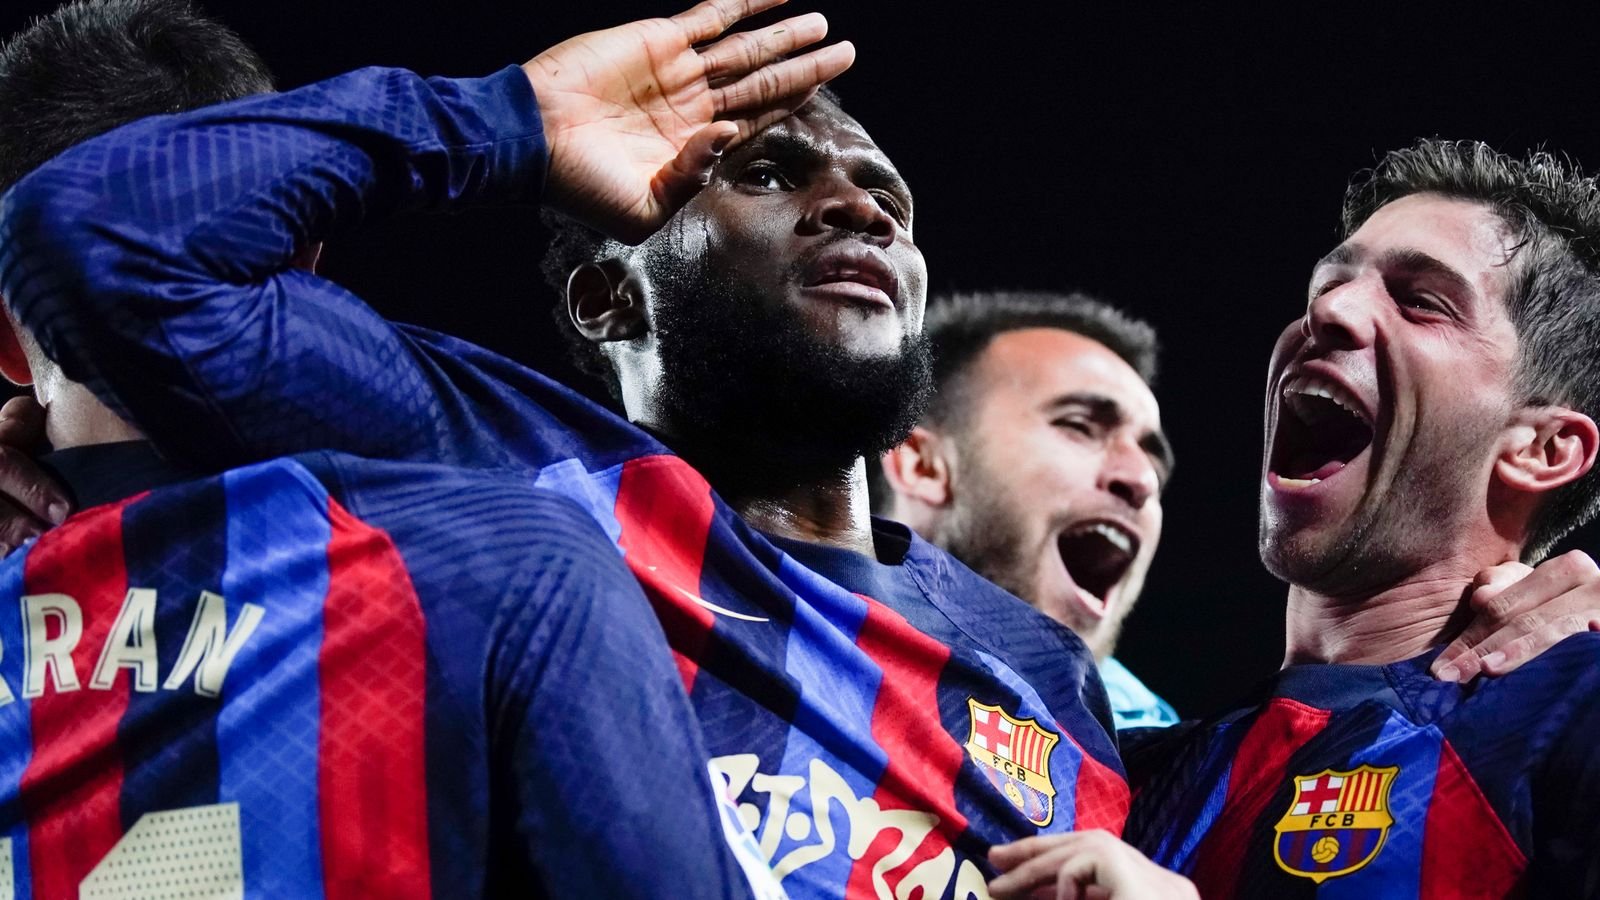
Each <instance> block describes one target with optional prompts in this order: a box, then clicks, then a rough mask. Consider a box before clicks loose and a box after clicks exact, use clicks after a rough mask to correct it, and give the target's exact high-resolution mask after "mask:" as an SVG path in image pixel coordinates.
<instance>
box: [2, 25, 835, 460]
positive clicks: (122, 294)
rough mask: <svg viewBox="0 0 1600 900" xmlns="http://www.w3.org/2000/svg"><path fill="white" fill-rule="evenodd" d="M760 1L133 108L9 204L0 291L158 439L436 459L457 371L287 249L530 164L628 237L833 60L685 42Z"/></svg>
mask: <svg viewBox="0 0 1600 900" xmlns="http://www.w3.org/2000/svg"><path fill="white" fill-rule="evenodd" d="M779 2H782V0H707V2H705V3H702V4H701V5H700V6H697V7H695V8H693V9H691V10H689V11H687V12H685V13H682V14H680V15H679V16H675V17H673V18H671V19H655V20H648V21H645V22H636V23H632V24H630V25H626V26H622V27H621V28H617V29H611V30H608V31H602V32H596V33H594V34H590V35H583V36H580V37H578V38H574V39H573V40H571V41H567V42H565V43H563V44H561V45H558V46H557V47H555V48H552V49H551V50H550V51H547V52H546V53H544V54H541V55H540V56H539V57H537V58H535V59H534V60H532V61H530V62H529V63H528V64H527V65H526V66H524V67H523V68H522V69H521V70H520V71H519V70H517V69H508V70H506V71H504V72H501V73H499V74H497V75H494V76H491V77H489V78H484V79H468V80H459V81H458V80H447V79H432V80H424V79H421V78H419V77H417V76H415V75H412V74H410V73H406V72H400V71H395V70H364V71H361V72H356V73H352V74H350V75H345V76H342V77H339V78H335V79H331V80H329V81H326V82H322V83H320V84H316V85H311V86H309V87H306V88H302V89H300V90H298V91H293V92H290V93H287V94H282V95H274V96H266V97H256V98H251V99H247V100H242V101H238V102H235V103H231V104H225V105H223V106H220V107H214V108H210V109H204V110H199V111H196V112H191V113H188V114H185V115H181V116H176V117H160V118H156V119H149V120H145V121H142V122H138V123H135V124H133V125H130V126H127V127H125V128H123V129H119V130H117V131H115V132H112V133H111V134H108V135H103V136H101V137H99V138H96V139H94V140H91V141H89V142H86V143H85V144H83V145H81V146H79V147H76V148H74V149H73V150H71V151H69V152H68V153H66V154H64V155H63V156H62V157H61V158H59V159H57V160H55V161H53V162H51V163H49V164H47V165H45V166H44V167H42V168H41V169H40V170H39V171H37V172H36V173H34V174H33V175H32V176H30V177H29V178H27V179H25V180H24V181H23V182H22V183H21V184H20V185H18V187H17V188H16V189H15V190H13V191H12V193H11V194H10V195H8V197H7V199H6V201H5V203H4V206H3V209H0V245H3V249H0V293H4V294H5V296H6V298H7V300H8V302H10V303H11V305H12V306H13V308H14V310H15V311H16V312H17V314H18V316H19V318H20V319H21V320H22V322H23V323H24V325H25V326H26V327H27V328H29V329H30V330H32V331H33V332H34V333H35V335H36V336H37V337H38V338H39V341H40V343H41V345H42V346H43V347H44V349H45V351H46V353H47V354H49V355H50V356H51V358H52V359H54V360H56V361H58V362H59V363H60V364H61V365H62V367H63V369H64V370H65V372H66V374H67V376H68V377H69V378H71V379H73V380H76V381H81V382H83V383H85V384H87V385H88V386H89V387H90V388H91V389H92V390H93V391H94V392H95V393H96V394H97V395H98V396H100V397H101V398H102V399H103V400H105V401H106V402H107V403H108V404H109V405H110V406H111V407H112V408H113V409H114V410H116V411H117V412H118V413H119V414H121V415H123V416H124V417H125V418H128V419H130V420H132V421H134V422H135V423H137V424H138V425H140V426H141V427H142V428H144V429H145V430H146V431H147V433H149V434H150V435H151V436H152V437H153V438H154V439H155V440H156V441H157V443H158V444H160V445H161V446H162V447H163V448H165V449H166V450H167V451H168V452H169V453H174V454H175V455H178V456H181V457H185V458H193V459H205V460H208V461H211V462H217V461H223V462H233V461H237V460H240V459H250V458H257V457H260V456H263V455H272V454H277V453H283V452H288V451H293V450H299V449H305V448H309V447H322V446H333V447H339V448H342V449H346V450H352V451H356V452H360V453H364V454H369V455H379V456H391V457H392V456H411V457H419V458H434V457H433V455H432V453H431V451H432V450H433V449H435V448H437V447H439V446H443V445H447V444H449V443H450V441H449V435H448V433H447V432H449V431H450V430H451V429H452V428H456V429H457V430H458V431H460V432H464V433H468V434H470V433H471V432H472V431H473V430H474V426H489V427H484V428H479V429H477V430H492V425H493V423H494V422H495V421H496V419H497V417H496V415H495V413H496V412H503V411H497V410H493V409H490V410H478V409H475V408H474V406H473V404H475V403H481V402H482V401H483V399H484V398H483V397H482V396H480V395H479V394H477V393H474V388H475V387H476V386H474V385H468V386H467V387H466V388H465V390H463V391H462V392H461V395H460V396H456V397H450V396H445V397H442V398H441V397H435V396H434V393H435V392H436V391H440V390H441V388H445V387H454V385H453V383H451V382H450V374H451V373H449V372H448V371H441V370H436V369H431V368H430V366H429V365H428V363H427V360H426V359H425V357H426V356H427V354H426V353H425V352H424V351H423V350H421V349H419V348H418V347H416V346H415V344H414V342H413V341H411V340H409V339H408V338H407V337H406V336H405V335H404V334H402V333H400V332H397V331H396V330H395V329H393V328H392V327H390V326H389V325H388V324H387V323H385V322H383V320H382V319H380V318H378V317H377V316H375V315H373V314H372V313H371V312H370V310H367V309H366V308H365V307H364V306H363V305H362V304H361V303H360V302H359V301H358V300H357V299H356V298H355V297H353V296H351V295H349V294H348V293H346V292H343V291H341V290H340V289H338V288H337V287H336V286H334V285H332V284H330V283H328V282H326V281H323V280H321V279H318V278H316V277H315V276H313V275H311V274H309V273H307V272H304V271H301V270H298V269H295V268H293V267H292V263H293V261H294V260H296V259H297V258H301V257H303V256H304V255H305V254H306V251H307V250H308V249H309V248H311V247H312V246H313V245H314V243H315V242H316V241H317V240H319V239H320V238H322V237H323V236H324V235H326V234H328V233H330V232H332V231H335V230H337V229H339V228H345V227H350V226H354V225H357V224H359V223H360V222H362V221H364V220H366V219H368V218H371V217H379V216H384V215H391V214H394V213H397V212H402V211H406V210H411V209H451V208H457V207H460V206H463V205H466V204H470V203H474V202H483V201H491V200H511V201H515V200H532V199H534V198H536V197H537V196H538V194H539V191H540V183H541V180H542V179H543V176H544V174H545V172H546V168H547V164H548V171H549V180H550V182H551V186H552V191H551V195H552V198H553V199H554V200H555V201H556V202H557V205H558V206H559V207H560V208H562V209H564V210H566V211H568V212H570V213H572V214H575V215H578V216H581V217H583V218H585V219H586V220H587V221H590V222H592V223H594V224H596V225H597V226H601V227H605V228H607V229H608V230H610V231H611V233H613V234H616V235H618V236H620V237H625V238H629V239H638V238H640V237H643V236H644V235H646V234H648V233H649V232H650V231H652V230H654V228H656V227H659V225H660V224H661V223H662V222H664V221H665V220H666V218H667V217H668V216H669V215H671V213H672V212H673V210H674V209H675V208H676V205H678V204H681V203H682V202H684V201H685V200H687V199H688V197H689V196H691V195H692V194H693V192H694V190H697V189H698V186H699V184H700V183H701V181H702V180H703V178H704V176H705V173H706V171H707V170H708V169H709V166H710V165H711V164H712V163H713V162H714V161H715V159H716V156H717V154H718V153H719V152H720V150H721V149H722V148H724V147H726V146H728V145H730V144H731V143H733V142H735V141H737V140H739V139H740V138H741V137H742V136H745V135H747V134H748V133H751V132H752V131H753V130H754V129H756V128H758V127H761V126H762V125H763V124H764V123H766V122H769V121H772V120H773V119H774V118H775V117H781V116H782V115H785V114H787V112H788V111H789V110H791V109H792V108H793V107H794V106H796V105H798V103H800V102H803V101H804V99H806V98H807V97H809V95H810V93H811V92H812V91H814V90H815V88H816V87H817V85H819V84H820V83H821V82H823V81H826V80H827V79H828V78H831V77H833V76H834V75H836V74H838V72H840V71H843V69H844V68H846V67H848V66H849V64H850V62H851V60H852V59H853V50H852V49H851V48H850V47H849V45H847V44H843V45H837V46H835V47H829V48H825V49H823V50H817V51H813V52H811V53H807V54H805V55H802V56H799V57H797V58H795V59H788V60H782V59H780V57H781V56H782V55H784V54H786V53H789V52H790V51H793V50H795V49H797V48H800V47H804V46H806V45H808V44H810V43H813V42H815V41H816V40H819V39H820V38H821V36H822V35H823V34H824V33H825V30H826V26H825V23H824V22H823V21H822V20H821V17H820V16H802V17H799V18H797V19H792V20H789V21H788V22H785V23H780V24H779V25H777V26H774V27H772V28H770V29H765V30H763V31H759V32H752V33H749V34H741V35H734V36H732V37H729V38H725V39H723V40H720V41H717V42H715V43H712V44H710V45H709V46H707V47H704V48H703V49H702V48H696V47H695V44H697V43H700V42H703V41H706V40H708V39H710V38H714V37H715V36H716V35H717V34H718V33H720V31H721V30H722V29H723V28H726V27H727V26H728V25H730V24H732V23H733V22H735V21H737V20H738V19H739V18H742V17H743V16H746V15H749V14H752V13H755V12H760V11H762V10H764V9H766V8H769V7H771V6H774V5H776V4H777V3H779ZM640 84H651V85H653V86H655V87H657V88H659V90H656V91H648V92H641V91H638V90H637V87H638V85H640ZM534 85H537V87H538V90H539V96H540V98H541V103H542V104H543V106H544V107H545V109H544V110H543V112H544V115H543V116H541V108H540V104H539V103H536V102H535V99H534V96H535V95H534V91H533V89H532V86H534ZM635 95H638V96H635ZM547 136H548V139H549V146H550V147H551V148H552V150H553V152H552V153H550V154H549V155H548V158H547V156H546V153H545V148H546V137H547ZM443 392H444V393H449V391H448V390H445V391H443ZM457 401H460V402H459V403H458V402H457ZM441 406H442V407H443V411H442V412H441ZM457 413H463V414H464V416H465V418H466V420H467V422H466V424H465V426H464V427H463V423H462V422H460V421H458V420H457V418H455V416H456V414H457ZM498 418H499V419H503V418H504V415H500V416H498Z"/></svg>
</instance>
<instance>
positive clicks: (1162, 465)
mask: <svg viewBox="0 0 1600 900" xmlns="http://www.w3.org/2000/svg"><path fill="white" fill-rule="evenodd" d="M1063 406H1082V407H1086V408H1087V409H1088V410H1089V417H1090V418H1092V419H1094V420H1095V421H1096V422H1099V423H1100V424H1102V425H1110V426H1116V425H1122V424H1125V423H1126V422H1127V421H1128V416H1127V414H1126V413H1125V412H1123V409H1122V404H1120V403H1118V402H1117V401H1115V400H1113V399H1111V398H1110V397H1107V396H1106V395H1105V394H1097V393H1095V392H1093V391H1079V392H1076V393H1072V394H1063V395H1061V396H1059V397H1057V398H1055V399H1054V400H1051V401H1050V403H1049V406H1048V408H1049V409H1052V410H1053V409H1059V408H1060V407H1063ZM1139 449H1141V450H1143V451H1144V452H1145V455H1146V456H1149V457H1150V458H1151V459H1152V460H1154V461H1155V463H1156V467H1157V468H1158V469H1160V470H1161V483H1162V485H1163V486H1165V485H1166V483H1167V480H1168V479H1170V478H1171V477H1172V470H1173V468H1174V467H1176V466H1177V464H1178V458H1177V456H1176V454H1174V453H1173V451H1172V442H1171V441H1169V440H1167V435H1166V432H1163V431H1162V430H1161V429H1159V428H1158V429H1156V430H1154V431H1150V432H1147V433H1145V434H1143V435H1140V437H1139Z"/></svg>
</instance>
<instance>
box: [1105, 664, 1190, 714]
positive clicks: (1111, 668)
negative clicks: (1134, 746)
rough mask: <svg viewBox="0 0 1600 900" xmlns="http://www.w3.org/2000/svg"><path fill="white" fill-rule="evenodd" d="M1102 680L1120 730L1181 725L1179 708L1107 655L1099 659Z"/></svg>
mask: <svg viewBox="0 0 1600 900" xmlns="http://www.w3.org/2000/svg"><path fill="white" fill-rule="evenodd" d="M1100 680H1101V681H1103V682H1105V685H1106V696H1107V697H1109V698H1110V699H1111V714H1112V715H1113V716H1115V717H1116V721H1117V730H1118V731H1121V730H1123V729H1124V728H1161V727H1164V726H1167V725H1176V724H1178V721H1179V720H1178V711H1177V710H1175V709H1173V708H1172V704H1170V703H1168V702H1167V701H1165V700H1163V699H1161V698H1160V697H1158V696H1156V693H1155V691H1152V690H1150V689H1149V688H1147V687H1145V684H1144V682H1142V681H1140V680H1139V679H1138V678H1137V677H1135V676H1134V674H1133V673H1132V672H1130V671H1128V667H1127V666H1124V665H1123V664H1122V663H1120V662H1118V661H1117V658H1116V657H1114V656H1108V657H1106V658H1105V659H1103V660H1101V661H1100Z"/></svg>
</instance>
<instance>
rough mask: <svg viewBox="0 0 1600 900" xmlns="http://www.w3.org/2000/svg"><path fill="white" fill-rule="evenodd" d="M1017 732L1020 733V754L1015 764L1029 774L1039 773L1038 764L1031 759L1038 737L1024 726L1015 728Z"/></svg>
mask: <svg viewBox="0 0 1600 900" xmlns="http://www.w3.org/2000/svg"><path fill="white" fill-rule="evenodd" d="M1017 730H1018V731H1021V732H1022V753H1021V754H1020V756H1019V757H1018V759H1017V764H1018V765H1020V766H1022V767H1023V768H1024V769H1027V770H1028V771H1030V772H1037V771H1039V766H1038V763H1036V762H1035V761H1034V758H1033V757H1034V749H1035V748H1034V744H1035V743H1037V739H1038V735H1036V734H1034V731H1033V729H1032V728H1029V727H1028V726H1026V725H1019V726H1017Z"/></svg>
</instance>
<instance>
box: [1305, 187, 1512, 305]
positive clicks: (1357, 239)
mask: <svg viewBox="0 0 1600 900" xmlns="http://www.w3.org/2000/svg"><path fill="white" fill-rule="evenodd" d="M1345 249H1348V250H1352V251H1354V252H1353V253H1346V254H1340V253H1339V252H1338V251H1335V253H1333V254H1330V255H1329V257H1328V258H1327V259H1325V260H1324V261H1325V262H1327V261H1329V260H1332V261H1335V262H1337V261H1340V260H1341V259H1348V260H1349V261H1351V262H1355V263H1360V262H1364V261H1368V260H1372V259H1378V258H1381V257H1384V256H1385V255H1392V254H1394V253H1396V252H1413V251H1415V252H1420V253H1423V254H1426V255H1427V256H1429V257H1432V258H1433V259H1435V260H1438V261H1439V262H1441V263H1444V264H1445V265H1446V266H1449V267H1450V268H1451V269H1454V270H1455V272H1456V273H1457V274H1459V275H1461V276H1462V277H1463V278H1464V279H1466V281H1467V282H1468V283H1469V284H1470V285H1471V286H1472V287H1473V288H1474V289H1475V291H1476V292H1477V294H1478V296H1479V297H1481V298H1484V299H1490V300H1497V301H1498V300H1500V299H1501V298H1503V297H1504V296H1505V290H1506V288H1507V287H1508V286H1509V284H1510V278H1511V274H1512V273H1511V271H1510V268H1511V267H1510V266H1508V265H1507V263H1508V262H1510V260H1511V244H1510V241H1509V239H1508V235H1507V233H1506V228H1505V223H1504V222H1502V221H1501V219H1500V217H1499V216H1498V215H1496V214H1495V212H1494V211H1493V210H1492V209H1490V208H1489V207H1488V206H1486V205H1484V204H1482V203H1477V202H1473V201H1470V200H1458V199H1455V198H1450V197H1442V196H1439V195H1437V194H1411V195H1409V196H1405V197H1401V198H1400V199H1398V200H1395V201H1393V202H1390V203H1388V204H1385V205H1384V206H1383V207H1381V208H1379V209H1378V211H1377V212H1375V213H1373V214H1372V216H1371V217H1370V218H1368V219H1367V221H1365V222H1363V223H1362V224H1361V227H1360V228H1359V229H1357V230H1356V232H1355V233H1354V234H1352V235H1351V236H1350V237H1349V239H1348V240H1346V241H1345V242H1344V244H1343V245H1342V247H1341V250H1345Z"/></svg>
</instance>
